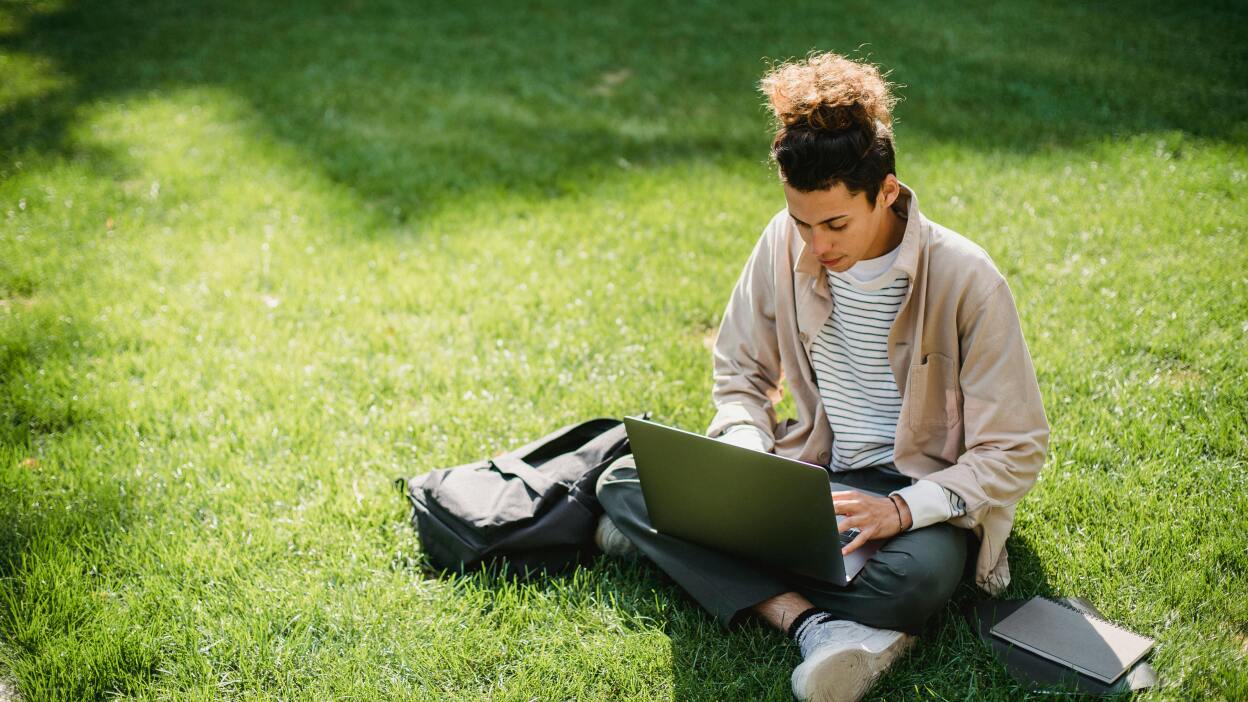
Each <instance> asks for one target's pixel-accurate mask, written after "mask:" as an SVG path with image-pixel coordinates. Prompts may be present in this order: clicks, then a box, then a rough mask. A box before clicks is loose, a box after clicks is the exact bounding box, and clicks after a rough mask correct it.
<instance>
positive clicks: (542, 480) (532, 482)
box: [490, 454, 555, 495]
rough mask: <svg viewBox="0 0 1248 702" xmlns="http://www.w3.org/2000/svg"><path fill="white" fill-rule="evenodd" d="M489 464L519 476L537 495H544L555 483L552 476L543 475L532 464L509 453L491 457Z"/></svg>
mask: <svg viewBox="0 0 1248 702" xmlns="http://www.w3.org/2000/svg"><path fill="white" fill-rule="evenodd" d="M490 465H492V466H494V467H495V468H497V469H498V471H499V472H500V473H506V474H507V475H514V476H515V477H517V478H519V479H520V480H521V482H523V483H524V484H525V485H528V486H529V489H530V490H532V491H533V492H536V493H537V494H539V495H545V494H546V493H547V492H548V491H549V490H550V489H551V488H552V487H554V485H555V481H554V480H553V479H552V478H549V477H547V476H545V475H543V474H542V473H541V472H540V471H538V470H537V469H536V468H534V467H533V466H531V465H529V464H528V463H525V462H524V461H523V460H521V459H519V458H517V457H516V456H514V455H511V454H503V455H501V456H495V457H494V458H491V459H490Z"/></svg>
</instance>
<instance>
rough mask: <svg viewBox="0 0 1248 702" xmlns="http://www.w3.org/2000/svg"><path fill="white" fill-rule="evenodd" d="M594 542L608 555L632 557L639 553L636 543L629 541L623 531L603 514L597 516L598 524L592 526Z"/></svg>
mask: <svg viewBox="0 0 1248 702" xmlns="http://www.w3.org/2000/svg"><path fill="white" fill-rule="evenodd" d="M594 543H596V544H598V548H600V549H602V552H603V553H605V554H607V555H608V556H618V557H623V558H634V557H636V556H637V555H638V553H639V552H638V551H637V545H636V544H634V543H633V542H632V541H629V540H628V537H627V536H625V535H624V532H622V531H620V529H619V527H617V526H616V525H615V522H613V521H611V518H610V517H608V516H607V515H605V514H604V515H602V516H601V517H599V518H598V526H597V527H595V528H594Z"/></svg>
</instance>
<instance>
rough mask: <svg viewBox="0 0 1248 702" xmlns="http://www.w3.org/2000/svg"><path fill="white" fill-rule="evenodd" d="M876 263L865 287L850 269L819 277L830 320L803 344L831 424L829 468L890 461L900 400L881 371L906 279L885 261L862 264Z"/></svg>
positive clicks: (889, 374)
mask: <svg viewBox="0 0 1248 702" xmlns="http://www.w3.org/2000/svg"><path fill="white" fill-rule="evenodd" d="M881 258H884V259H888V258H893V259H895V256H893V257H887V256H885V257H881ZM877 261H879V262H880V263H887V264H888V266H887V268H885V270H884V271H883V274H881V275H878V276H875V277H872V278H871V279H869V280H867V281H866V282H863V281H862V280H860V279H859V275H861V274H860V272H859V271H856V270H855V271H853V273H854V274H853V275H851V274H850V273H848V272H846V273H835V272H833V271H827V276H828V290H829V291H830V292H831V293H832V314H831V315H830V316H829V317H828V321H827V322H825V323H824V325H823V328H822V329H820V330H819V336H818V337H816V339H815V341H814V343H813V344H812V345H811V361H812V363H813V365H814V369H815V375H816V383H817V384H818V386H819V394H820V396H821V397H822V398H823V407H824V409H825V410H826V411H827V415H828V422H829V423H830V424H831V425H832V432H833V439H832V461H831V467H832V469H833V470H839V471H845V470H856V469H858V468H866V467H868V466H875V465H880V464H882V463H891V462H892V460H893V443H894V441H895V438H896V431H897V419H898V416H899V415H900V412H901V395H900V394H899V393H898V392H897V382H896V380H895V379H894V378H893V371H892V369H891V368H890V367H889V365H888V332H889V329H891V328H892V326H893V320H894V319H896V318H897V310H898V309H899V308H900V307H901V303H902V300H904V299H905V297H906V290H907V289H908V288H909V286H910V279H909V278H908V277H907V276H906V274H905V273H902V272H900V271H894V270H891V268H892V267H891V263H892V261H891V260H887V261H880V259H874V260H872V261H864V262H862V263H867V264H876V262H877ZM859 265H861V264H859ZM878 265H879V264H877V266H878ZM856 267H857V266H855V268H856ZM873 267H874V266H873ZM872 272H874V271H872ZM867 275H869V273H868V274H867Z"/></svg>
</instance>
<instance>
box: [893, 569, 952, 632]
mask: <svg viewBox="0 0 1248 702" xmlns="http://www.w3.org/2000/svg"><path fill="white" fill-rule="evenodd" d="M905 565H906V572H905V573H904V575H902V577H901V578H899V580H898V582H897V585H896V590H895V591H894V593H893V598H892V599H893V607H894V609H895V615H896V617H897V619H898V621H899V622H904V623H905V627H904V630H906V631H909V632H911V633H917V632H918V630H919V629H921V628H922V627H923V625H924V624H925V623H926V622H927V620H928V619H930V618H931V617H932V616H933V615H935V614H936V613H937V612H939V611H940V610H941V609H943V608H944V606H945V603H947V602H948V601H949V598H950V597H952V596H953V591H954V588H956V587H957V584H958V577H957V576H958V574H960V573H961V572H962V564H961V563H958V564H957V565H956V567H955V566H953V565H950V566H949V567H947V568H945V567H941V568H932V567H930V564H921V563H918V562H917V561H915V560H914V559H913V558H909V557H908V559H907V563H906V564H905Z"/></svg>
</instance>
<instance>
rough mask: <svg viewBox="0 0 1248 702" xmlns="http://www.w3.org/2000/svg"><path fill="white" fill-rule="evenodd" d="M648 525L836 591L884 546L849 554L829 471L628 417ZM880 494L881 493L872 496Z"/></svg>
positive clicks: (851, 534)
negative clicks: (839, 528) (839, 526)
mask: <svg viewBox="0 0 1248 702" xmlns="http://www.w3.org/2000/svg"><path fill="white" fill-rule="evenodd" d="M624 426H625V428H626V430H627V431H628V442H629V445H630V446H631V448H632V451H633V458H634V460H635V461H636V463H637V473H638V477H639V478H640V482H641V492H642V496H643V497H644V498H645V501H646V510H647V511H648V512H649V514H650V524H651V526H652V527H654V529H656V530H657V531H659V532H660V533H663V534H668V535H670V536H675V537H677V538H680V539H684V540H686V541H690V542H692V543H696V544H700V545H702V546H707V547H709V548H713V549H716V550H719V551H724V552H727V553H732V554H735V555H737V556H741V557H744V558H748V559H751V560H755V561H760V562H762V563H765V564H768V565H772V566H776V567H779V568H782V569H784V570H788V571H792V572H795V573H799V574H801V575H805V576H808V577H811V578H814V579H816V580H820V581H823V582H827V583H831V584H834V585H842V586H844V585H848V584H849V583H850V581H852V580H853V578H854V576H855V575H857V574H858V572H859V571H860V570H862V567H863V566H864V565H866V562H867V561H868V560H870V558H871V556H873V555H875V553H876V551H878V550H879V549H880V547H881V546H882V545H883V544H884V543H886V542H887V540H883V539H881V540H873V541H868V542H867V543H865V544H863V545H862V546H861V547H859V548H858V549H857V550H855V551H854V552H853V553H851V554H849V555H848V556H842V555H841V547H842V546H844V545H845V544H848V543H849V542H850V541H852V540H853V537H854V536H856V535H857V531H856V530H851V531H849V532H846V533H845V534H838V533H837V527H836V524H837V522H838V521H840V520H841V519H844V517H840V518H838V517H837V515H836V512H835V510H834V509H833V505H832V492H833V491H834V490H858V491H859V492H867V491H865V490H860V489H859V488H851V487H849V486H846V485H840V484H837V483H833V482H830V480H829V474H828V471H827V469H825V468H823V467H822V466H817V465H813V464H810V463H803V462H802V461H796V460H793V459H790V458H784V457H783V456H777V455H775V454H773V453H765V452H763V451H755V450H753V449H747V448H742V447H740V446H733V445H731V444H727V443H724V442H722V441H717V440H715V439H711V438H709V437H706V436H702V435H700V434H694V433H692V432H687V431H683V430H681V429H674V428H672V427H667V426H663V425H662V424H658V423H655V422H651V421H648V420H645V419H640V418H638V417H625V418H624ZM870 494H874V493H870Z"/></svg>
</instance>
